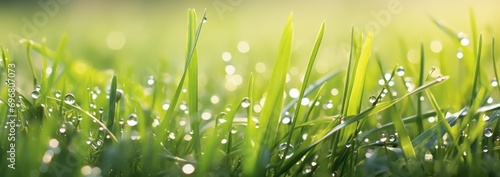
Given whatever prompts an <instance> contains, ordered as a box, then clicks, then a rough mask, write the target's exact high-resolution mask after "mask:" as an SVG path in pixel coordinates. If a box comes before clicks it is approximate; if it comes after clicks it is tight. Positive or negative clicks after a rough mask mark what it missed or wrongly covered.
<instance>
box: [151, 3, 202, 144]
mask: <svg viewBox="0 0 500 177" xmlns="http://www.w3.org/2000/svg"><path fill="white" fill-rule="evenodd" d="M190 11H194V10H193V9H191V10H190ZM205 18H206V11H205V12H204V13H203V17H202V19H201V21H200V22H199V23H198V28H197V29H196V34H195V36H194V41H193V42H192V43H191V42H189V41H188V43H191V44H192V45H191V46H188V48H187V51H188V52H187V53H188V55H187V56H186V64H185V66H184V72H183V73H182V76H181V79H180V81H179V84H178V85H177V88H176V90H175V93H174V95H173V97H172V101H171V102H170V106H169V108H168V110H167V112H166V113H165V116H164V117H163V120H162V121H161V123H160V125H159V127H158V131H159V132H158V134H157V135H158V136H157V137H158V138H157V141H160V142H161V141H163V140H164V139H165V138H166V133H167V131H166V130H167V128H168V127H169V121H170V120H171V118H172V116H173V115H174V110H175V107H177V102H178V101H179V97H180V94H181V91H182V86H183V85H184V81H185V79H186V75H187V72H188V67H189V65H190V63H191V58H192V57H193V55H194V53H195V50H194V49H195V48H196V44H197V42H198V37H199V36H200V32H201V28H202V26H203V21H204V19H205ZM190 20H192V19H188V24H189V23H194V22H192V21H190ZM188 35H191V34H190V33H188ZM188 38H189V37H188ZM158 143H159V142H158Z"/></svg>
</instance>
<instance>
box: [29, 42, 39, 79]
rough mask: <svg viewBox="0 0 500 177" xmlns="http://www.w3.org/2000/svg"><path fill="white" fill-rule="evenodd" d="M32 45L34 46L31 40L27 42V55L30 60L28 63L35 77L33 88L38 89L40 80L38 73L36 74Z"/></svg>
mask: <svg viewBox="0 0 500 177" xmlns="http://www.w3.org/2000/svg"><path fill="white" fill-rule="evenodd" d="M31 44H32V41H31V40H29V41H28V42H27V45H26V55H27V58H28V63H29V65H30V70H31V75H32V77H33V88H34V87H36V84H37V80H38V79H37V77H36V73H35V65H34V64H33V58H31Z"/></svg>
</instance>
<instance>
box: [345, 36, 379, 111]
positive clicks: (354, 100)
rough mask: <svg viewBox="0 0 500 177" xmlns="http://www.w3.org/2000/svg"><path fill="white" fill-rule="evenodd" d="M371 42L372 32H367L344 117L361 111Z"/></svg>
mask: <svg viewBox="0 0 500 177" xmlns="http://www.w3.org/2000/svg"><path fill="white" fill-rule="evenodd" d="M372 40H373V32H371V31H370V32H369V33H368V36H367V38H366V39H365V42H364V43H363V47H362V48H361V54H360V56H359V59H358V64H357V65H356V69H355V73H354V78H353V79H354V81H353V85H352V91H351V94H350V96H349V106H348V108H347V113H346V115H347V116H349V115H356V114H358V113H359V111H360V109H361V103H362V96H363V88H364V85H365V79H366V70H367V68H368V61H369V60H370V56H371V53H372V49H371V48H372Z"/></svg>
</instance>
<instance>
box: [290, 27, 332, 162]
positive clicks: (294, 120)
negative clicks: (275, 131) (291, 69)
mask: <svg viewBox="0 0 500 177" xmlns="http://www.w3.org/2000/svg"><path fill="white" fill-rule="evenodd" d="M324 32H325V22H323V23H321V27H320V30H319V33H318V36H317V37H316V42H315V43H314V48H313V50H312V52H311V56H310V58H309V63H308V64H307V69H306V74H305V76H304V81H303V83H302V88H301V89H300V94H299V97H298V101H297V102H298V103H301V102H302V98H303V97H304V92H305V91H306V88H307V85H308V84H309V78H310V76H311V72H312V69H313V66H314V61H316V56H317V55H318V50H319V47H320V46H321V41H322V40H323V34H324ZM321 88H323V87H321ZM321 88H320V90H322V89H321ZM300 108H301V104H297V108H295V113H294V114H293V117H292V123H291V126H290V128H291V129H290V132H289V133H288V138H287V140H286V142H287V144H290V143H291V141H292V135H293V130H294V129H295V124H296V123H297V121H298V117H299V112H300ZM306 120H307V117H306ZM288 151H289V149H288V148H286V149H285V152H284V154H287V153H288Z"/></svg>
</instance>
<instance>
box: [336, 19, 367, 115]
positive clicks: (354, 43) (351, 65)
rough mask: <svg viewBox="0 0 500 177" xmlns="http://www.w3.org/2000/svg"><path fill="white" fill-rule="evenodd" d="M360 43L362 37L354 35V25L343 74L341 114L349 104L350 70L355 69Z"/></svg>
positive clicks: (350, 90) (343, 113)
mask: <svg viewBox="0 0 500 177" xmlns="http://www.w3.org/2000/svg"><path fill="white" fill-rule="evenodd" d="M361 43H362V37H360V36H356V34H355V32H354V27H352V29H351V50H350V54H349V61H348V63H347V72H346V75H345V80H344V94H343V96H342V110H341V113H340V114H342V115H345V113H346V112H347V108H348V105H349V96H350V95H351V92H352V89H351V88H352V83H351V80H352V79H351V76H352V75H354V74H352V70H353V69H355V68H356V67H355V64H356V61H355V58H356V57H357V55H358V53H357V52H358V46H359V45H361Z"/></svg>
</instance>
